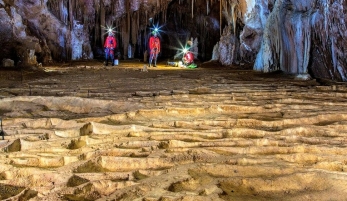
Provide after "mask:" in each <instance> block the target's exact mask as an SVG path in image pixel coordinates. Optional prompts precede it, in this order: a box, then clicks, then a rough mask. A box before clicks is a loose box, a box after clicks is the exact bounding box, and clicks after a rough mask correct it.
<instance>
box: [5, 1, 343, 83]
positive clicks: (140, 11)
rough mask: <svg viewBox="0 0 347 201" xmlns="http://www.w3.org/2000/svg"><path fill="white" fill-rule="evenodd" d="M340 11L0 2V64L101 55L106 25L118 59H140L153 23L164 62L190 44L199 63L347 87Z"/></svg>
mask: <svg viewBox="0 0 347 201" xmlns="http://www.w3.org/2000/svg"><path fill="white" fill-rule="evenodd" d="M346 7H347V3H346V2H345V1H344V0H335V1H329V0H202V1H198V0H128V1H126V0H116V1H111V0H0V16H1V21H0V26H1V29H0V33H1V35H0V45H1V47H3V48H1V49H0V60H2V59H4V58H10V59H13V60H15V62H16V63H17V65H20V64H26V65H37V64H38V63H44V64H45V63H50V62H53V61H66V60H79V59H92V58H97V57H102V56H103V48H102V44H103V42H104V39H105V33H106V31H105V29H106V28H107V27H108V26H112V27H115V31H116V37H117V41H118V44H119V48H118V50H117V53H119V55H121V57H122V58H123V59H127V58H133V57H142V56H143V53H144V52H145V50H146V48H147V39H148V36H149V34H150V29H149V28H150V27H151V26H153V23H154V24H157V25H159V26H162V29H163V32H162V35H161V36H162V39H163V43H164V45H163V46H164V51H163V53H162V54H165V55H168V56H172V55H173V54H174V52H175V51H177V50H175V48H176V49H177V48H180V46H182V45H184V43H185V42H186V41H187V40H193V41H194V42H195V45H196V46H197V47H196V49H195V50H196V54H197V55H196V56H197V58H199V59H201V60H203V61H206V60H209V59H213V60H218V61H219V62H220V63H221V64H223V65H230V66H232V65H234V64H239V63H240V62H249V63H254V70H257V71H262V72H272V71H277V70H282V71H284V72H288V73H292V74H299V75H308V74H309V75H310V76H312V77H319V78H327V79H333V80H337V81H346V80H347V77H346V66H347V61H346V58H347V57H346V55H345V54H346V53H345V49H347V47H346V44H345V43H344V41H345V39H346V35H347V30H346V29H347V28H346V25H345V22H346V20H347V19H346V17H347V15H346V14H345V12H346ZM149 19H152V21H150V20H149ZM182 43H183V44H182ZM161 56H164V55H161Z"/></svg>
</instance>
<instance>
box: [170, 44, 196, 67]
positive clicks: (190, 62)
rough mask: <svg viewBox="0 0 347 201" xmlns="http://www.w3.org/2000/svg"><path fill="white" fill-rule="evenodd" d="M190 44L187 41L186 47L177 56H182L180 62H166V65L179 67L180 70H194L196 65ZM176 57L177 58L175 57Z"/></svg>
mask: <svg viewBox="0 0 347 201" xmlns="http://www.w3.org/2000/svg"><path fill="white" fill-rule="evenodd" d="M191 47H192V42H191V41H188V42H187V45H186V47H185V48H184V49H183V50H182V52H181V53H179V54H178V55H181V54H183V57H182V61H178V62H175V61H173V62H172V61H168V62H167V65H170V66H175V67H181V68H196V67H197V65H196V64H194V59H195V57H194V53H193V52H192V51H191ZM175 57H177V56H175Z"/></svg>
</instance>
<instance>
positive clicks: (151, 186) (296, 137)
mask: <svg viewBox="0 0 347 201" xmlns="http://www.w3.org/2000/svg"><path fill="white" fill-rule="evenodd" d="M143 66H144V64H143V63H141V62H137V61H127V62H126V61H121V63H120V65H119V66H115V67H112V66H108V67H104V66H103V65H102V63H101V62H99V61H94V62H75V63H66V64H59V65H58V64H56V65H52V66H44V67H39V68H37V69H34V70H33V69H30V70H29V69H26V70H25V69H22V70H9V69H0V80H1V81H0V98H1V99H0V115H1V118H2V123H3V130H4V131H5V132H6V136H5V139H4V140H0V149H1V151H0V164H1V165H0V198H1V200H117V201H118V200H124V201H125V200H137V201H178V200H180V201H188V200H189V201H191V200H201V201H207V200H211V201H212V200H213V201H217V200H257V201H258V200H293V201H294V200H295V201H299V200H305V201H306V200H347V174H346V173H345V172H346V171H347V158H346V155H345V154H346V153H347V147H346V142H347V136H346V134H347V107H346V106H347V86H346V84H345V83H336V82H330V81H326V80H321V79H317V80H298V79H296V77H294V76H290V75H285V74H282V73H279V72H278V73H272V74H261V73H257V72H254V71H252V70H250V69H249V68H247V67H245V66H242V67H241V66H239V67H233V68H231V67H228V68H226V67H220V66H219V65H218V64H217V63H213V62H209V63H204V64H200V67H199V68H197V69H193V70H189V69H180V68H173V67H168V66H166V65H164V64H160V65H159V66H158V68H149V69H148V72H144V71H142V69H143Z"/></svg>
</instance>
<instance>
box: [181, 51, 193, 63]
mask: <svg viewBox="0 0 347 201" xmlns="http://www.w3.org/2000/svg"><path fill="white" fill-rule="evenodd" d="M184 52H185V53H184V55H183V58H182V62H183V64H184V65H185V66H189V65H190V64H192V63H193V62H194V54H193V52H191V51H190V50H189V49H186V50H185V51H184Z"/></svg>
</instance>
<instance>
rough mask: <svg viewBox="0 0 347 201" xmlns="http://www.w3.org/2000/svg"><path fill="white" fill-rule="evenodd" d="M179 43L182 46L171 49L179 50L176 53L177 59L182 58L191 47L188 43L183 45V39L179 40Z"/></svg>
mask: <svg viewBox="0 0 347 201" xmlns="http://www.w3.org/2000/svg"><path fill="white" fill-rule="evenodd" d="M178 44H179V45H180V47H171V49H173V50H176V51H177V53H176V55H175V56H174V58H175V59H180V58H182V57H183V55H184V54H185V53H187V52H188V51H189V48H188V47H187V46H186V45H183V44H182V43H181V41H178Z"/></svg>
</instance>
